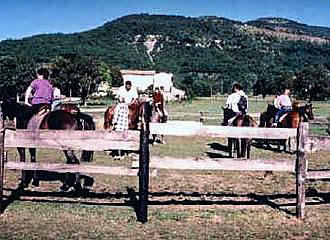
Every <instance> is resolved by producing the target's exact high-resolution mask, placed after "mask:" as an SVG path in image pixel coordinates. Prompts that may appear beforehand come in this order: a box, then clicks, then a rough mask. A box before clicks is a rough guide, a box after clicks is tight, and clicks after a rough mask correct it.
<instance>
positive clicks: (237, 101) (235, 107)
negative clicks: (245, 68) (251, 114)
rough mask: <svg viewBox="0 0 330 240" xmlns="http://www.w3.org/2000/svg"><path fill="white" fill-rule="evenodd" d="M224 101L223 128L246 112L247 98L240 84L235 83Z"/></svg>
mask: <svg viewBox="0 0 330 240" xmlns="http://www.w3.org/2000/svg"><path fill="white" fill-rule="evenodd" d="M232 92H233V93H232V94H230V95H229V96H228V98H227V101H226V106H225V108H224V118H223V123H222V125H223V126H228V125H231V124H232V122H233V121H234V119H235V118H236V117H237V116H238V115H245V114H247V112H248V98H247V96H246V94H245V93H244V91H243V90H242V87H241V85H240V84H238V83H235V84H234V85H233V88H232Z"/></svg>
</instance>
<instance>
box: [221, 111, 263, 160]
mask: <svg viewBox="0 0 330 240" xmlns="http://www.w3.org/2000/svg"><path fill="white" fill-rule="evenodd" d="M223 110H224V119H223V123H222V125H223V126H229V125H230V126H235V127H257V122H256V121H255V120H254V119H253V118H252V117H250V116H249V115H247V114H244V115H241V114H239V115H237V116H236V114H234V112H233V111H232V110H231V109H228V108H223ZM234 117H235V118H234ZM233 118H234V119H233ZM230 119H233V121H232V122H231V123H229V120H230ZM251 145H252V139H246V138H243V139H235V138H228V148H229V156H230V157H232V156H233V150H235V149H236V151H237V158H245V156H246V158H250V157H251Z"/></svg>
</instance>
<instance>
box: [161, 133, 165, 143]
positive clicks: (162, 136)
mask: <svg viewBox="0 0 330 240" xmlns="http://www.w3.org/2000/svg"><path fill="white" fill-rule="evenodd" d="M160 143H161V144H166V142H165V140H164V135H160Z"/></svg>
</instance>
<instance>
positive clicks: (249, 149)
mask: <svg viewBox="0 0 330 240" xmlns="http://www.w3.org/2000/svg"><path fill="white" fill-rule="evenodd" d="M246 143H247V145H246V158H247V159H250V157H251V145H252V139H247V141H246Z"/></svg>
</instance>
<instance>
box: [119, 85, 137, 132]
mask: <svg viewBox="0 0 330 240" xmlns="http://www.w3.org/2000/svg"><path fill="white" fill-rule="evenodd" d="M117 97H118V100H119V102H118V104H117V106H116V108H115V111H114V117H113V125H114V130H116V131H125V130H128V114H129V109H128V106H129V104H131V103H132V102H134V101H135V100H137V99H138V93H137V91H136V89H135V88H132V82H131V81H126V82H125V85H124V86H121V87H120V88H119V89H118V93H117Z"/></svg>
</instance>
